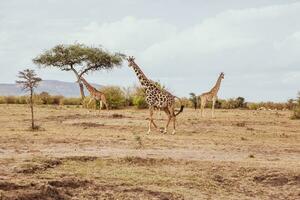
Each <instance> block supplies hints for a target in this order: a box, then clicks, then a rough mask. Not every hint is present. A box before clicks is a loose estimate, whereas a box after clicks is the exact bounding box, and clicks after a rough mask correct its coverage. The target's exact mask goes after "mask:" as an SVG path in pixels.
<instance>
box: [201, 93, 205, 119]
mask: <svg viewBox="0 0 300 200" xmlns="http://www.w3.org/2000/svg"><path fill="white" fill-rule="evenodd" d="M205 104H206V99H205V97H201V117H203V114H204V108H205Z"/></svg>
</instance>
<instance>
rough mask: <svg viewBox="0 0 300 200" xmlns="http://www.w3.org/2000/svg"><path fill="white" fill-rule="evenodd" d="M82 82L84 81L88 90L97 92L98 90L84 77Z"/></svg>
mask: <svg viewBox="0 0 300 200" xmlns="http://www.w3.org/2000/svg"><path fill="white" fill-rule="evenodd" d="M81 80H82V82H83V83H84V85H85V86H86V88H87V90H88V91H89V92H90V93H94V92H96V91H97V90H96V89H95V88H94V87H93V86H91V85H90V84H89V83H88V82H87V81H86V80H85V79H84V78H81Z"/></svg>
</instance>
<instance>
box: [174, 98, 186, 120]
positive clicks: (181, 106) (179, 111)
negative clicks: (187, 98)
mask: <svg viewBox="0 0 300 200" xmlns="http://www.w3.org/2000/svg"><path fill="white" fill-rule="evenodd" d="M175 98H177V99H178V100H179V102H180V109H179V110H178V111H177V113H175V116H177V115H179V114H180V113H182V112H183V109H184V105H183V103H182V101H181V99H180V98H178V97H176V96H175Z"/></svg>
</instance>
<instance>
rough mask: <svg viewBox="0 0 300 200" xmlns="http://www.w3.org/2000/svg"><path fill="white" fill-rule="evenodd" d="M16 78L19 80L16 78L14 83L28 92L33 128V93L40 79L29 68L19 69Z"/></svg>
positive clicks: (32, 126) (32, 125)
mask: <svg viewBox="0 0 300 200" xmlns="http://www.w3.org/2000/svg"><path fill="white" fill-rule="evenodd" d="M18 78H19V79H20V80H17V81H16V83H17V84H19V85H21V87H22V90H24V91H26V92H30V97H29V105H30V110H31V129H32V130H34V129H35V125H34V116H33V93H34V89H35V88H36V87H37V86H38V84H39V82H41V81H42V79H41V78H40V77H38V76H37V75H36V73H35V72H34V70H31V69H25V70H24V71H19V73H18Z"/></svg>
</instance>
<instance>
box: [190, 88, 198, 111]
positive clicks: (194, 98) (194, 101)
mask: <svg viewBox="0 0 300 200" xmlns="http://www.w3.org/2000/svg"><path fill="white" fill-rule="evenodd" d="M189 100H190V101H191V102H192V104H193V106H194V108H195V110H196V109H197V107H198V97H197V95H196V94H195V93H193V92H191V93H190V99H189Z"/></svg>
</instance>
